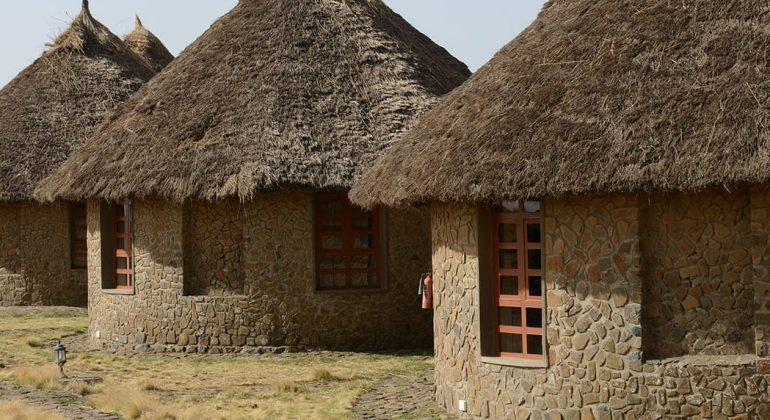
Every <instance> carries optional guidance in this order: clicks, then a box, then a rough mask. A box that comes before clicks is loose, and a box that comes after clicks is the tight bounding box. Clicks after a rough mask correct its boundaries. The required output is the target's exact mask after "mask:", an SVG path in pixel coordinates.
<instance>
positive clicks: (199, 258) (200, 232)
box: [183, 199, 245, 296]
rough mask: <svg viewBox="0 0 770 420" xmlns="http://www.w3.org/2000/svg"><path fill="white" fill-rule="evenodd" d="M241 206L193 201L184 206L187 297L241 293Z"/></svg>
mask: <svg viewBox="0 0 770 420" xmlns="http://www.w3.org/2000/svg"><path fill="white" fill-rule="evenodd" d="M242 212H243V209H242V208H241V205H240V203H239V202H238V201H237V200H234V199H231V200H225V201H221V202H216V203H209V202H205V203H202V202H198V201H196V202H193V203H188V204H186V205H185V207H184V238H183V241H184V273H185V276H184V292H185V294H186V295H208V296H228V295H242V294H244V290H243V287H244V284H243V281H244V279H245V278H244V272H243V266H242V262H241V252H242V249H241V246H242V245H243V223H242V220H241V219H242Z"/></svg>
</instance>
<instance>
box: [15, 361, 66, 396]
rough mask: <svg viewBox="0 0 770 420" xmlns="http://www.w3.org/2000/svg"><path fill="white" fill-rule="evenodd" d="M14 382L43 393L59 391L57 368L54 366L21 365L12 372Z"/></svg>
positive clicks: (60, 387) (60, 386)
mask: <svg viewBox="0 0 770 420" xmlns="http://www.w3.org/2000/svg"><path fill="white" fill-rule="evenodd" d="M13 375H14V376H15V378H16V380H17V381H18V382H19V383H21V384H24V385H29V386H31V387H32V388H35V389H40V390H44V391H52V390H60V389H62V388H63V387H62V385H61V384H60V383H59V368H58V367H56V366H54V365H42V366H29V365H22V366H19V367H18V368H16V369H14V370H13Z"/></svg>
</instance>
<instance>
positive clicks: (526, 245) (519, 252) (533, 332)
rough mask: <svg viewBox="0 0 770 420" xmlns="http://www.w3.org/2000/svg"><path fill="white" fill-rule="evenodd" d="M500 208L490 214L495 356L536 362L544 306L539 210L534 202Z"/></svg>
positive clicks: (541, 353)
mask: <svg viewBox="0 0 770 420" xmlns="http://www.w3.org/2000/svg"><path fill="white" fill-rule="evenodd" d="M501 209H502V210H500V209H498V210H497V211H495V214H494V219H493V264H494V270H493V271H494V278H495V279H496V281H495V304H496V306H497V308H498V309H497V310H496V311H495V316H496V319H497V321H496V330H495V331H496V334H495V341H496V347H497V351H498V354H499V355H500V356H501V357H511V358H520V359H532V360H542V359H543V358H544V349H543V344H542V342H543V336H544V328H543V322H544V320H543V317H544V313H543V308H544V301H543V297H542V261H543V255H542V225H541V217H540V205H539V203H538V202H534V201H527V202H526V203H525V202H518V203H517V202H510V203H504V204H503V206H502V207H501ZM527 211H533V212H532V213H527ZM511 251H513V253H512V252H511ZM514 258H515V260H514ZM512 282H515V284H511V283H512ZM501 285H505V288H506V290H505V293H502V292H503V291H502V288H501ZM503 309H505V311H504V312H503V311H502V310H503ZM511 310H513V311H512V312H511ZM506 324H507V325H506ZM510 324H513V325H510Z"/></svg>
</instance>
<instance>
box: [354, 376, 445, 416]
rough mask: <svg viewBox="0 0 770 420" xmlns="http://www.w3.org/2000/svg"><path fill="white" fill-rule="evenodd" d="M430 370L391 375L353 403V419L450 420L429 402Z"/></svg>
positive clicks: (431, 387) (430, 398)
mask: <svg viewBox="0 0 770 420" xmlns="http://www.w3.org/2000/svg"><path fill="white" fill-rule="evenodd" d="M433 398H434V391H433V370H426V371H421V372H416V373H413V374H404V375H394V376H391V377H389V378H386V379H385V380H383V381H381V382H380V383H378V384H376V385H375V386H374V388H372V389H371V390H370V391H369V392H366V393H365V394H363V395H361V396H360V397H359V398H358V400H357V401H356V402H355V403H354V404H353V410H352V417H353V418H355V419H359V420H363V419H367V420H368V419H377V420H379V419H404V420H405V419H442V420H444V419H446V420H449V419H454V417H451V416H449V415H448V414H447V413H446V412H445V411H444V410H442V409H441V408H439V407H438V405H436V403H435V402H434V401H433Z"/></svg>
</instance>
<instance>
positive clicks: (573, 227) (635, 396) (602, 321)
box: [431, 196, 770, 419]
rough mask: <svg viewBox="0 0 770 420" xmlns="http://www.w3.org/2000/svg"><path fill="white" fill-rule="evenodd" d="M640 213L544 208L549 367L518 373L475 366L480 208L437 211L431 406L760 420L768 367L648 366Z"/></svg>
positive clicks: (571, 204)
mask: <svg viewBox="0 0 770 420" xmlns="http://www.w3.org/2000/svg"><path fill="white" fill-rule="evenodd" d="M642 208H643V205H642V202H641V201H640V200H639V199H637V198H633V197H623V196H615V197H601V198H577V199H575V198H572V199H567V200H561V201H547V202H545V205H544V213H545V216H544V226H545V253H546V290H547V307H548V312H547V316H546V323H547V325H546V330H547V341H548V354H549V358H548V367H546V368H520V367H513V366H504V365H501V364H499V363H489V362H488V360H487V359H485V360H484V361H482V359H481V345H480V331H481V328H480V327H481V326H480V321H479V315H480V314H479V300H480V299H481V297H480V296H481V294H480V293H479V291H478V289H479V281H480V279H479V265H480V256H479V252H478V250H479V244H478V239H477V238H478V234H479V219H478V209H477V208H476V207H475V206H469V205H445V204H436V205H434V206H433V207H432V212H431V215H432V232H433V244H434V253H433V265H434V272H435V281H436V297H435V302H436V322H435V325H434V328H435V333H436V343H435V351H436V384H437V391H436V397H437V400H438V401H439V403H440V404H442V405H444V406H445V407H446V408H447V409H448V410H449V411H450V412H453V413H455V414H458V415H461V417H475V418H486V417H492V418H516V419H530V418H531V419H540V418H568V419H576V418H583V419H593V418H599V419H610V418H612V419H634V418H661V417H666V418H669V417H685V418H687V417H691V418H746V417H748V418H768V416H770V394H768V381H769V380H770V362H769V361H767V360H766V359H759V358H757V356H756V355H754V354H744V355H714V356H709V355H695V356H685V357H679V358H667V359H664V360H661V361H652V360H650V361H645V360H646V358H645V354H644V352H643V347H644V344H643V342H644V340H646V335H645V334H646V331H648V330H649V329H650V328H649V327H647V328H645V327H644V325H643V324H644V322H643V320H642V313H641V312H642V310H641V309H642V290H643V285H644V283H645V281H646V280H643V278H642V275H641V274H642V261H643V256H642V253H641V247H640V245H641V244H640V242H641V241H640V222H641V220H642V214H641V211H640V209H642ZM763 226H766V224H765V225H763ZM757 230H760V229H759V227H757ZM765 232H766V230H765ZM756 236H760V234H759V233H757V234H756ZM764 239H765V240H766V239H767V237H766V236H764ZM753 253H754V254H757V255H759V254H760V253H759V252H757V250H754V252H753ZM761 255H762V256H764V255H766V253H765V252H762V253H761ZM763 258H764V257H762V258H757V260H756V261H758V262H760V263H761V264H766V260H764V259H763ZM755 264H756V262H755ZM482 281H483V279H482ZM459 400H466V401H467V402H468V411H467V413H460V412H459V411H458V401H459ZM741 416H744V417H741Z"/></svg>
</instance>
